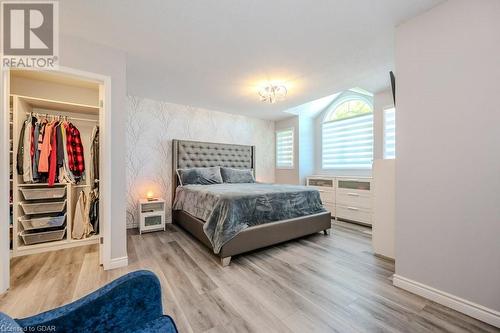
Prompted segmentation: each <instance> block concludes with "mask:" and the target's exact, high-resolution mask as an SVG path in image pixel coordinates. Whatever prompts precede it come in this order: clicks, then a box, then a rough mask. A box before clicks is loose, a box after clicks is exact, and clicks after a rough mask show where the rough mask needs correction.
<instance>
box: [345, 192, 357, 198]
mask: <svg viewBox="0 0 500 333" xmlns="http://www.w3.org/2000/svg"><path fill="white" fill-rule="evenodd" d="M347 195H349V196H351V197H359V193H353V192H350V193H347Z"/></svg>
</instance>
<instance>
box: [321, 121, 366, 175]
mask: <svg viewBox="0 0 500 333" xmlns="http://www.w3.org/2000/svg"><path fill="white" fill-rule="evenodd" d="M372 160H373V113H370V114H367V115H362V116H357V117H352V118H348V119H342V120H334V121H329V122H325V123H323V128H322V167H323V169H370V168H371V167H372Z"/></svg>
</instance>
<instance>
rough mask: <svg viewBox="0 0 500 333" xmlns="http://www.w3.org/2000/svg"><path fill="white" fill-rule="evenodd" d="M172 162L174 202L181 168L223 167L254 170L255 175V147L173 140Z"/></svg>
mask: <svg viewBox="0 0 500 333" xmlns="http://www.w3.org/2000/svg"><path fill="white" fill-rule="evenodd" d="M172 162H173V163H172V185H173V186H172V189H173V195H172V200H173V199H174V197H175V190H176V188H177V186H178V185H179V180H178V178H177V169H179V168H195V167H213V166H221V167H230V168H239V169H252V170H253V173H254V175H255V146H244V145H233V144H226V143H212V142H198V141H186V140H173V149H172Z"/></svg>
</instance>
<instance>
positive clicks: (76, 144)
mask: <svg viewBox="0 0 500 333" xmlns="http://www.w3.org/2000/svg"><path fill="white" fill-rule="evenodd" d="M66 148H67V150H68V164H69V169H70V170H71V171H72V172H73V173H74V174H75V175H76V176H80V175H81V174H83V172H84V171H85V160H84V157H83V145H82V140H81V138H80V131H78V129H77V128H76V127H75V126H73V124H68V125H67V128H66Z"/></svg>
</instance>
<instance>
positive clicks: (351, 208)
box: [347, 207, 359, 211]
mask: <svg viewBox="0 0 500 333" xmlns="http://www.w3.org/2000/svg"><path fill="white" fill-rule="evenodd" d="M347 209H349V210H355V211H358V210H359V208H356V207H347Z"/></svg>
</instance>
